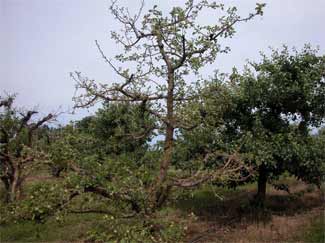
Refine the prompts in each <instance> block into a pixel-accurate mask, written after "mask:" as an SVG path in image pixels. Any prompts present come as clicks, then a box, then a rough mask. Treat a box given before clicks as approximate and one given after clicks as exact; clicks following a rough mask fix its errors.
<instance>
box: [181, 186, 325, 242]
mask: <svg viewBox="0 0 325 243" xmlns="http://www.w3.org/2000/svg"><path fill="white" fill-rule="evenodd" d="M290 185H291V187H290V189H291V194H288V193H286V192H283V191H277V190H274V189H273V188H268V197H267V204H266V210H263V211H261V210H260V211H257V210H256V209H254V208H251V207H250V206H249V203H250V201H251V200H252V198H253V195H254V191H248V192H245V193H239V194H237V195H236V197H234V198H230V199H228V200H226V201H224V202H219V203H216V205H215V207H214V208H215V209H214V210H209V209H203V210H202V211H200V212H196V213H197V214H198V216H199V217H198V220H197V221H196V222H191V224H190V227H189V229H188V231H187V238H186V240H185V242H191V243H203V242H204V243H210V242H211V243H212V242H233V243H248V242H258V243H260V242H303V233H304V232H305V231H306V227H308V226H309V225H311V224H312V222H313V220H314V219H315V218H317V217H318V218H319V217H320V215H322V214H323V213H324V206H323V194H322V193H321V192H320V191H319V190H318V189H316V188H312V189H311V188H310V187H309V186H307V185H305V184H304V183H301V182H295V181H294V182H293V183H290ZM211 208H212V207H211ZM211 208H210V209H211ZM216 209H217V210H216Z"/></svg>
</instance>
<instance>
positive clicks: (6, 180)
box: [1, 177, 10, 203]
mask: <svg viewBox="0 0 325 243" xmlns="http://www.w3.org/2000/svg"><path fill="white" fill-rule="evenodd" d="M1 181H2V182H3V184H4V187H5V192H4V193H5V195H4V202H5V203H9V202H10V182H9V178H7V177H2V178H1Z"/></svg>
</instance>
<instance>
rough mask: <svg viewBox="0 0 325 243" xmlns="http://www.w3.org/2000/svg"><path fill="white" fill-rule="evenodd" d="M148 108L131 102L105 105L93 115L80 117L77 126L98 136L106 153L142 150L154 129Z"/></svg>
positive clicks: (82, 130)
mask: <svg viewBox="0 0 325 243" xmlns="http://www.w3.org/2000/svg"><path fill="white" fill-rule="evenodd" d="M155 120H156V119H155V117H154V116H153V115H152V114H150V113H148V112H147V107H142V106H141V104H133V103H108V104H104V106H103V107H102V108H100V109H99V110H98V111H97V112H96V113H95V115H94V116H91V117H86V118H83V119H82V120H80V121H78V122H77V123H76V128H78V129H79V130H80V131H81V132H86V133H89V134H91V135H92V136H94V138H96V139H98V143H99V146H100V147H101V148H102V149H103V152H105V153H106V154H107V155H119V154H123V153H135V152H137V153H140V150H143V151H145V150H146V149H147V147H148V145H149V144H148V143H149V142H150V140H151V139H152V136H153V132H154V130H155V129H156V122H155Z"/></svg>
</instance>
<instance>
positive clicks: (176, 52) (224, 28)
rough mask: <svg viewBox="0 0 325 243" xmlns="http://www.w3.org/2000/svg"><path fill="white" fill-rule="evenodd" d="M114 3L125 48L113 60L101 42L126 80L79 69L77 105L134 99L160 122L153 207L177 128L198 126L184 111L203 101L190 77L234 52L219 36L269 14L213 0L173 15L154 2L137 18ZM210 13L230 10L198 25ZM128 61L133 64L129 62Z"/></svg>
mask: <svg viewBox="0 0 325 243" xmlns="http://www.w3.org/2000/svg"><path fill="white" fill-rule="evenodd" d="M115 3H116V2H113V4H112V5H111V7H110V10H111V13H112V14H113V16H114V17H115V19H116V20H117V21H118V23H119V24H121V27H122V29H123V30H122V31H121V33H117V32H112V38H113V39H114V40H115V41H116V42H117V43H118V44H120V45H121V46H122V47H123V48H124V52H123V53H121V54H120V55H117V56H115V61H117V62H120V63H121V65H120V66H116V65H115V61H112V60H110V59H108V58H107V57H106V56H105V54H104V52H103V50H102V49H101V47H100V45H99V43H98V42H97V41H96V45H97V47H98V49H99V52H100V53H101V55H102V57H103V58H104V60H105V61H106V62H107V63H108V64H109V65H110V66H111V67H112V68H113V70H114V71H115V72H116V74H117V75H118V76H119V77H120V78H121V80H122V81H120V82H115V83H111V84H109V85H108V84H98V83H97V82H95V81H94V80H90V79H87V78H85V77H83V76H82V75H81V74H80V73H79V72H76V73H75V74H73V75H72V77H73V78H74V79H75V81H76V82H77V89H78V90H79V95H78V96H76V97H75V102H76V107H89V106H91V105H93V104H94V103H96V102H98V101H106V102H112V101H115V102H133V103H140V104H143V106H144V107H146V109H147V112H149V113H150V114H152V115H154V116H155V117H156V118H157V119H158V120H159V125H160V130H161V131H163V135H164V147H163V153H162V157H161V159H160V162H159V164H160V165H159V167H160V168H159V172H158V173H156V180H155V183H154V184H153V186H152V187H153V188H152V190H151V199H150V201H151V202H152V208H153V209H154V208H157V207H159V206H160V205H161V204H162V203H163V202H164V198H165V195H166V191H168V188H169V187H168V186H167V184H168V171H169V168H170V165H171V162H172V155H173V148H174V134H175V131H176V130H177V129H180V128H185V129H190V128H191V127H193V126H196V125H197V124H193V122H192V121H189V120H186V119H183V117H182V115H181V114H180V109H181V108H182V107H183V106H184V105H185V104H186V103H187V102H188V101H190V100H192V101H193V100H197V101H199V99H200V97H198V96H197V94H196V92H195V88H196V85H195V84H189V82H187V81H186V79H187V78H189V75H190V74H193V75H198V74H199V71H200V69H201V68H202V67H204V66H205V65H207V64H211V63H213V62H214V61H215V58H216V56H217V55H218V54H219V53H222V52H227V51H229V48H228V47H222V46H221V44H220V42H219V40H220V39H222V38H229V37H232V36H233V35H234V34H235V29H234V26H235V25H236V24H237V23H239V22H246V21H249V20H251V19H252V18H254V17H255V16H258V15H262V14H263V7H264V5H265V4H257V6H256V9H255V10H256V11H255V12H254V13H251V14H249V15H248V16H247V17H244V18H242V17H240V16H239V15H238V14H237V8H236V7H231V8H228V9H225V7H224V5H223V4H217V3H215V2H212V3H210V2H209V1H207V0H202V1H199V2H198V3H194V1H193V0H188V1H186V3H185V6H184V7H173V8H172V10H171V11H170V12H169V14H168V15H167V16H164V15H163V12H162V11H161V10H159V9H158V6H154V7H153V8H152V9H150V10H149V12H148V13H147V14H144V15H142V9H143V4H142V6H141V8H140V11H139V12H138V13H137V14H136V15H134V16H131V15H130V14H129V12H128V10H127V9H125V8H120V7H118V6H117V5H116V4H115ZM204 11H213V12H217V11H221V12H223V11H224V12H223V13H224V14H223V15H221V16H220V18H218V19H216V20H215V21H212V23H211V24H210V25H200V24H198V19H199V17H202V15H203V14H204ZM125 62H128V63H129V65H127V67H126V66H125V65H124V66H123V63H125Z"/></svg>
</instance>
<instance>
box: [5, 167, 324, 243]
mask: <svg viewBox="0 0 325 243" xmlns="http://www.w3.org/2000/svg"><path fill="white" fill-rule="evenodd" d="M53 180H55V179H53V178H52V177H50V176H48V175H47V174H46V173H41V174H40V175H38V176H34V177H32V178H30V179H29V180H28V182H27V184H26V187H25V188H26V192H28V188H29V187H31V186H32V185H35V184H37V183H53V182H54V181H53ZM280 182H281V183H286V184H288V185H289V188H290V194H289V193H287V192H285V191H279V190H275V189H274V188H273V187H272V186H268V188H267V200H266V205H265V209H263V210H256V208H255V207H253V206H251V205H252V204H251V202H252V200H253V197H254V194H255V188H256V185H255V184H248V185H245V186H240V187H238V188H236V189H227V188H222V187H217V186H203V187H201V188H198V189H195V190H194V191H181V192H175V193H174V194H173V195H174V197H173V198H172V199H171V200H170V202H169V203H168V206H167V207H166V208H164V209H163V210H161V211H160V212H159V213H158V217H162V218H169V219H171V221H173V222H176V223H179V224H182V225H185V227H184V236H183V240H182V242H191V243H199V242H207V243H208V242H324V240H325V238H324V237H325V236H324V229H325V220H324V216H325V215H324V189H321V190H320V189H318V188H317V187H314V186H311V185H306V184H304V183H302V182H300V181H297V180H295V179H294V178H289V177H283V178H282V179H281V180H280ZM84 199H85V198H83V199H78V200H75V201H74V202H73V204H72V205H71V207H70V209H71V210H70V213H68V214H66V215H65V217H64V218H63V220H60V221H57V220H56V218H55V217H52V218H51V219H49V220H48V221H46V222H45V223H44V224H36V223H32V222H12V223H10V224H6V225H0V236H1V238H0V241H1V242H83V241H85V240H86V239H87V237H89V234H91V230H92V229H94V228H98V227H100V228H102V230H105V223H104V222H107V221H104V220H103V217H104V216H105V214H98V213H83V214H79V213H77V211H74V209H80V208H85V207H87V206H86V205H84V202H85V200H84ZM86 201H87V200H86ZM94 203H95V204H96V203H97V204H98V205H97V207H98V208H99V209H103V210H104V209H105V205H104V204H101V202H100V200H98V202H96V201H92V206H93V205H94Z"/></svg>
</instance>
